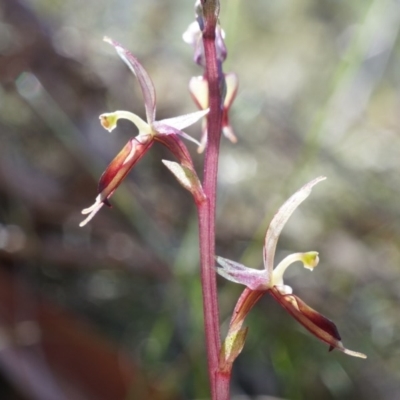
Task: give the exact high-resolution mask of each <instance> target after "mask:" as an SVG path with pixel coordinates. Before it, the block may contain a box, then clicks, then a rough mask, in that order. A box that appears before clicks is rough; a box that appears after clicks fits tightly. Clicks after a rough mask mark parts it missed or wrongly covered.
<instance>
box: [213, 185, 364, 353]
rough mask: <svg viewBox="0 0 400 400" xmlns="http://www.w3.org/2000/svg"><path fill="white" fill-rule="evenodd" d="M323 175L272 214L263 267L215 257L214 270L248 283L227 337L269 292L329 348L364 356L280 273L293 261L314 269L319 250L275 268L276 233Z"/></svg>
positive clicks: (292, 257) (285, 259) (239, 330)
mask: <svg viewBox="0 0 400 400" xmlns="http://www.w3.org/2000/svg"><path fill="white" fill-rule="evenodd" d="M324 179H325V177H319V178H316V179H314V180H312V181H311V182H309V183H307V184H306V185H304V186H303V187H302V188H301V189H300V190H298V191H297V192H296V193H295V194H294V195H293V196H291V197H290V198H289V199H288V200H287V201H286V202H285V203H284V204H283V206H282V207H281V208H280V209H279V210H278V212H277V213H276V214H275V216H274V217H273V219H272V221H271V223H270V225H269V228H268V230H267V233H266V235H265V243H264V257H263V258H264V269H262V270H256V269H253V268H248V267H245V266H244V265H242V264H239V263H237V262H234V261H231V260H228V259H226V258H222V257H217V258H216V260H217V262H218V264H219V267H218V268H217V272H218V273H219V274H220V275H221V276H223V277H224V278H226V279H228V280H230V281H232V282H235V283H240V284H243V285H245V286H247V289H246V290H245V291H244V292H243V294H242V296H241V298H240V299H239V301H238V303H237V305H236V308H235V311H234V317H233V318H232V321H231V324H230V329H229V332H228V336H227V338H230V340H232V337H235V335H237V333H238V332H241V331H242V328H241V326H242V324H243V322H244V318H245V317H246V315H247V314H248V312H249V311H250V310H251V308H252V307H253V306H254V304H255V303H256V302H257V301H258V300H259V299H260V297H261V295H262V294H265V293H269V294H270V295H271V296H272V297H273V298H274V299H275V300H276V301H277V302H278V303H279V304H280V305H281V306H282V307H283V308H284V309H285V310H286V311H287V312H288V313H289V314H290V315H291V316H292V317H293V318H295V319H296V320H297V321H298V322H299V323H300V324H302V325H303V326H304V327H305V328H306V329H307V330H308V331H309V332H311V333H312V334H313V335H314V336H316V337H317V338H318V339H319V340H321V341H323V342H325V343H327V344H328V345H329V350H333V349H338V350H340V351H342V352H344V353H345V354H348V355H350V356H354V357H360V358H366V356H365V355H364V354H362V353H358V352H355V351H352V350H348V349H346V348H345V347H344V346H343V344H342V342H341V337H340V335H339V332H338V330H337V328H336V326H335V324H334V323H333V322H332V321H330V320H329V319H327V318H326V317H324V316H323V315H321V314H320V313H318V312H317V311H315V310H314V309H312V308H311V307H310V306H308V305H307V304H306V303H304V301H302V300H301V299H300V298H299V297H298V296H295V295H294V294H292V292H293V290H292V288H291V287H290V286H288V285H285V283H284V281H283V275H284V273H285V271H286V269H287V268H288V267H289V266H290V265H292V264H293V263H295V262H298V261H299V262H301V263H302V264H303V266H304V267H305V268H307V269H309V270H311V271H312V270H313V269H314V268H315V267H316V266H317V265H318V262H319V257H318V253H317V252H316V251H309V252H306V253H294V254H291V255H289V256H287V257H286V258H284V259H283V260H282V261H281V262H280V263H279V264H278V265H277V266H276V267H275V268H274V259H275V251H276V246H277V243H278V239H279V236H280V234H281V232H282V229H283V227H284V226H285V224H286V222H287V221H288V219H289V218H290V216H291V215H292V214H293V212H294V211H295V210H296V208H297V207H298V206H299V205H300V204H301V203H302V202H303V201H304V200H305V199H306V198H307V197H308V196H309V195H310V193H311V190H312V188H313V187H314V186H315V185H316V184H317V183H319V182H321V181H323V180H324Z"/></svg>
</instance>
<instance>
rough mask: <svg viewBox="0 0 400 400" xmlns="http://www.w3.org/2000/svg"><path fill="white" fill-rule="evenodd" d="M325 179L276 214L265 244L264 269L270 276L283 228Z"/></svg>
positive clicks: (306, 187)
mask: <svg viewBox="0 0 400 400" xmlns="http://www.w3.org/2000/svg"><path fill="white" fill-rule="evenodd" d="M325 179H326V178H325V177H324V176H320V177H318V178H316V179H314V180H312V181H311V182H308V183H307V184H306V185H304V186H303V187H302V188H301V189H299V190H298V191H297V192H296V193H295V194H294V195H293V196H291V197H290V198H289V199H288V200H286V202H285V203H284V204H283V206H282V207H281V208H280V209H279V210H278V212H277V213H276V214H275V216H274V218H272V221H271V223H270V224H269V227H268V230H267V234H266V235H265V242H264V268H265V269H266V270H267V271H268V274H269V275H271V274H272V270H273V268H274V257H275V250H276V244H277V243H278V239H279V235H280V234H281V232H282V229H283V227H284V226H285V224H286V222H287V221H288V219H289V218H290V216H291V215H292V214H293V212H294V211H295V210H296V208H297V207H298V206H299V205H300V204H301V203H302V202H303V201H304V200H305V199H306V198H307V197H308V196H309V195H310V193H311V190H312V188H313V187H314V186H315V185H316V184H317V183H319V182H321V181H323V180H325Z"/></svg>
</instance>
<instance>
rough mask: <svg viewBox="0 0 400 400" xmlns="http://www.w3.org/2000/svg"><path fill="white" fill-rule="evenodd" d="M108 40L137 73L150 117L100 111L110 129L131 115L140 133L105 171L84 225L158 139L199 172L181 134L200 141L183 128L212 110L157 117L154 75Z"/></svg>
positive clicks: (103, 122)
mask: <svg viewBox="0 0 400 400" xmlns="http://www.w3.org/2000/svg"><path fill="white" fill-rule="evenodd" d="M104 41H105V42H107V43H109V44H111V45H112V46H114V48H115V50H116V52H117V54H118V55H119V56H120V57H121V59H122V61H124V63H125V64H126V65H127V66H128V68H129V69H130V70H131V71H132V72H133V74H134V75H135V76H136V78H137V80H138V82H139V86H140V89H141V91H142V95H143V99H144V107H145V111H146V121H144V120H143V119H141V118H140V117H139V116H138V115H136V114H133V113H131V112H129V111H114V112H112V113H105V114H101V115H100V117H99V118H100V123H101V125H102V126H103V128H104V129H106V130H108V131H109V132H111V131H113V130H114V129H115V128H116V126H117V121H118V120H119V119H127V120H129V121H131V122H132V123H133V124H134V125H135V126H136V127H137V129H138V131H139V133H138V135H137V136H136V137H134V138H132V139H130V140H129V141H128V143H127V144H126V145H125V147H124V148H123V149H122V150H121V151H120V153H119V154H118V155H117V156H116V157H115V158H114V160H113V161H111V163H110V164H109V166H108V167H107V168H106V170H105V171H104V173H103V174H102V176H101V178H100V181H99V184H98V196H97V197H96V201H95V203H94V204H93V205H92V206H90V207H89V208H86V209H84V210H83V211H82V214H88V216H87V218H86V219H85V220H84V221H82V222H81V223H80V226H84V225H86V224H87V223H88V222H89V221H90V220H91V219H92V218H93V217H94V216H95V215H96V213H97V212H98V211H99V210H100V209H101V208H102V207H103V205H104V204H106V205H107V206H110V203H109V198H110V197H111V196H112V194H113V193H114V192H115V190H116V189H117V187H118V186H119V185H120V184H121V182H122V180H123V179H124V178H125V177H126V175H127V174H128V173H129V171H130V170H131V169H132V167H133V166H134V165H135V164H136V163H137V162H138V161H139V160H140V159H141V158H142V157H143V155H144V154H146V152H147V151H148V150H149V149H150V147H151V146H152V145H153V143H154V141H158V142H160V143H162V144H163V145H165V146H166V147H167V148H168V149H169V150H170V151H171V152H172V153H173V154H174V155H175V156H176V157H177V158H178V161H179V162H180V164H181V165H182V166H183V167H185V168H186V169H188V170H190V171H191V172H192V173H193V174H195V171H194V168H193V163H192V160H191V157H190V154H189V152H188V150H187V148H186V146H185V145H184V144H183V142H182V141H181V140H180V138H182V137H183V138H185V139H188V140H191V141H192V142H194V143H196V144H197V145H199V142H197V141H196V140H195V139H193V138H192V137H191V136H189V135H187V134H186V133H185V132H182V129H184V128H186V127H188V126H190V125H192V124H194V123H195V122H196V121H198V120H199V119H201V118H202V117H204V116H205V115H206V114H207V113H208V111H209V110H208V109H203V110H202V111H197V112H194V113H191V114H187V115H181V116H179V117H175V118H168V119H164V120H161V121H156V119H155V118H156V92H155V89H154V85H153V82H152V80H151V79H150V76H149V75H148V74H147V72H146V70H145V69H144V68H143V66H142V65H141V64H140V63H139V61H138V60H137V59H136V57H135V56H134V55H133V54H132V53H131V52H130V51H128V50H126V49H125V48H124V47H122V46H121V45H120V44H119V43H118V42H116V41H114V40H111V39H109V38H107V37H106V38H104Z"/></svg>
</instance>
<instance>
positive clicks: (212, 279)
mask: <svg viewBox="0 0 400 400" xmlns="http://www.w3.org/2000/svg"><path fill="white" fill-rule="evenodd" d="M203 1H204V3H203V7H204V19H205V27H204V30H203V43H204V52H205V60H206V67H205V77H206V79H207V81H208V89H209V106H210V112H209V114H208V120H207V132H208V133H207V148H206V154H205V160H204V177H203V189H204V193H205V195H206V197H207V200H206V201H204V202H202V203H201V204H198V215H199V240H200V263H201V283H202V291H203V312H204V327H205V336H206V348H207V360H208V373H209V379H210V386H211V398H212V400H229V381H230V375H227V374H222V373H221V372H220V371H219V354H220V349H221V341H220V329H219V311H218V293H217V281H216V273H215V269H214V266H215V211H216V196H217V174H218V157H219V145H220V137H221V121H222V109H221V93H220V85H219V82H220V80H219V65H218V60H217V53H216V48H215V27H216V23H217V10H216V7H215V6H214V7H213V5H212V4H210V3H213V1H212V0H211V1H208V3H207V4H206V2H205V0H203Z"/></svg>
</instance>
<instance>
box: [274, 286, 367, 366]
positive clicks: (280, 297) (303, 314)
mask: <svg viewBox="0 0 400 400" xmlns="http://www.w3.org/2000/svg"><path fill="white" fill-rule="evenodd" d="M269 293H270V294H271V295H272V297H273V298H274V299H275V300H276V301H277V302H278V303H279V304H280V305H281V306H282V307H283V308H284V309H285V310H286V311H287V312H288V313H289V314H290V315H291V316H292V317H293V318H294V319H296V320H297V321H298V322H299V323H300V324H301V325H303V326H304V328H306V329H307V330H308V331H309V332H310V333H312V334H313V335H314V336H315V337H316V338H318V339H319V340H321V341H323V342H325V343H327V344H328V345H329V349H330V350H332V349H333V348H335V349H337V350H340V351H342V352H343V353H345V354H348V355H349V356H353V357H359V358H367V356H366V355H365V354H362V353H358V352H355V351H352V350H349V349H346V348H345V347H344V346H343V343H342V342H341V337H340V334H339V332H338V330H337V328H336V325H335V324H334V323H333V322H332V321H331V320H329V319H328V318H326V317H324V316H323V315H322V314H320V313H319V312H317V311H315V310H314V309H313V308H311V307H310V306H308V305H307V304H306V303H305V302H304V301H303V300H301V299H300V298H299V297H297V296H295V295H293V294H282V293H281V292H280V291H279V289H278V288H277V287H276V286H274V287H272V288H271V289H270V291H269Z"/></svg>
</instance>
